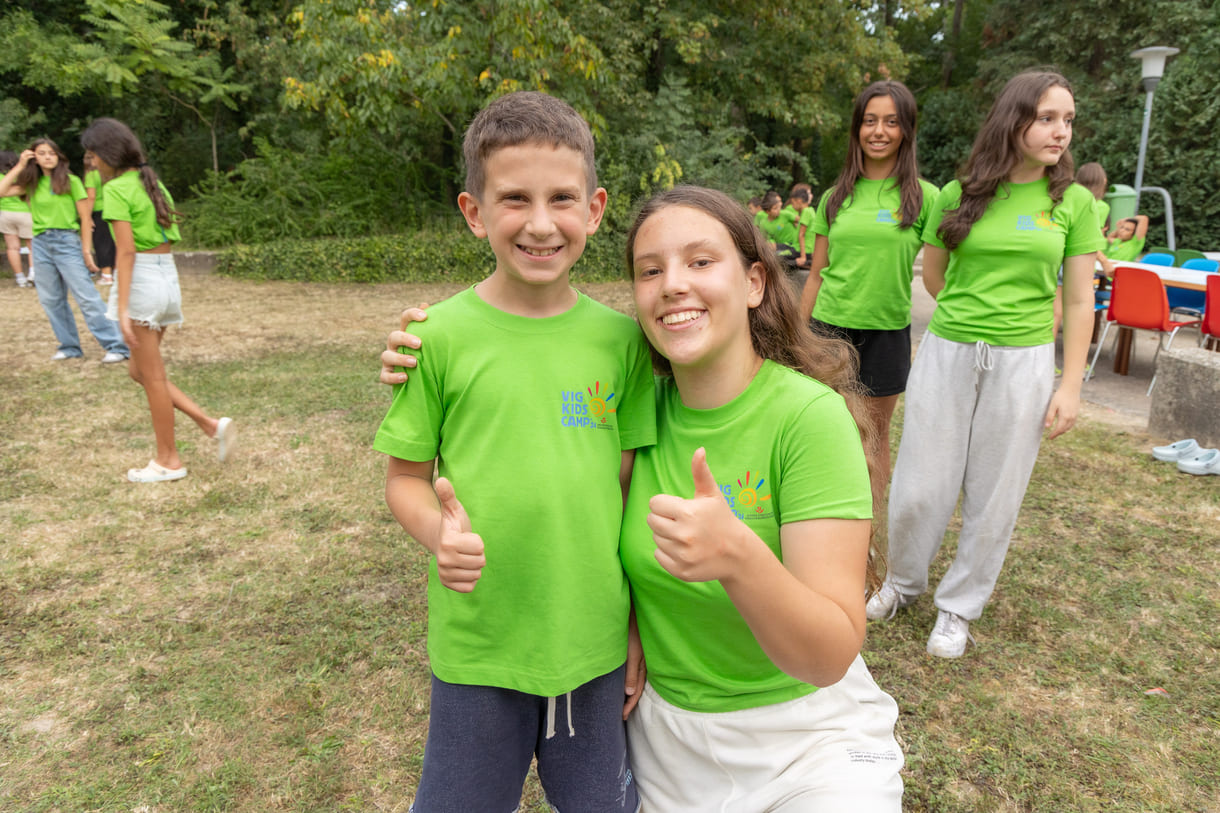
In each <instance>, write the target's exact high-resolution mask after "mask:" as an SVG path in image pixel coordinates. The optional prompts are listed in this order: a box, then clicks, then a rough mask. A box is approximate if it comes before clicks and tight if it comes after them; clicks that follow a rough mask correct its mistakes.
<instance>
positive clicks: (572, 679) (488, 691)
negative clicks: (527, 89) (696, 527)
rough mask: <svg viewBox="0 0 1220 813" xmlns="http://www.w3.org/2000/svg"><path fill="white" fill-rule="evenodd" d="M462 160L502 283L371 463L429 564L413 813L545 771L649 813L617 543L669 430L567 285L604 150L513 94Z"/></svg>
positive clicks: (630, 326) (445, 310)
mask: <svg viewBox="0 0 1220 813" xmlns="http://www.w3.org/2000/svg"><path fill="white" fill-rule="evenodd" d="M463 152H464V156H465V159H466V168H467V170H466V172H467V175H466V191H464V192H463V193H462V194H461V195H460V196H459V198H458V205H459V206H460V208H461V210H462V213H463V215H464V216H465V217H466V222H467V224H468V225H469V227H470V229H471V231H472V232H473V233H474V234H475V235H476V236H477V237H480V238H486V239H487V240H488V242H489V243H490V244H491V248H492V251H493V252H494V254H495V256H496V267H495V270H494V271H493V272H492V274H491V276H489V277H488V278H487V279H485V280H484V281H483V282H481V283H479V284H478V285H476V286H474V287H473V288H470V289H467V290H466V291H464V292H463V293H460V294H458V295H456V296H454V297H452V298H451V299H448V300H446V301H445V302H442V303H440V304H438V305H435V306H433V307H432V309H431V310H430V311H429V320H428V321H427V322H424V323H421V325H419V333H420V334H421V336H422V337H423V338H424V339H425V343H424V348H425V349H424V350H422V351H420V356H421V361H422V363H421V365H420V367H419V368H418V369H417V372H416V373H415V374H414V375H413V376H412V381H411V384H410V386H408V387H400V388H399V389H398V391H397V392H396V393H395V397H394V402H393V405H392V406H391V408H390V411H389V413H388V414H387V415H386V418H385V420H384V422H383V423H382V425H381V428H380V430H379V431H378V433H377V438H376V440H375V442H374V447H375V448H376V449H378V450H379V451H382V452H385V453H386V454H389V455H390V456H391V458H390V463H389V471H388V473H387V477H386V502H387V503H388V505H389V506H390V509H391V511H392V512H393V513H394V516H395V517H396V518H397V519H398V521H399V522H400V523H401V524H402V526H403V528H404V529H406V531H407V532H408V533H409V534H410V535H411V536H412V537H414V538H415V539H416V540H417V541H418V542H420V543H421V544H422V545H424V547H426V548H427V549H428V550H429V552H431V553H432V554H433V560H432V562H431V564H430V566H429V576H428V655H429V658H430V662H431V667H432V672H433V679H432V701H431V709H430V717H429V730H428V742H427V745H426V746H425V749H424V765H423V776H422V778H421V780H420V786H419V790H418V793H417V795H416V798H415V804H414V808H413V809H414V810H416V811H417V812H418V813H430V812H431V811H436V810H454V811H458V810H461V811H466V810H513V809H515V808H516V807H517V805H518V803H519V801H520V798H521V787H522V782H523V781H524V778H525V775H526V773H527V771H528V770H529V766H530V760H531V758H532V757H534V756H536V757H537V759H538V775H539V778H540V780H541V782H542V785H543V788H544V790H545V791H546V794H547V798H548V800H549V801H550V803H551V804H552V805H553V806H555V807H556V808H557V809H559V810H597V811H609V810H622V811H634V810H636V808H637V806H638V798H637V791H636V787H635V784H634V782H633V781H632V779H631V773H630V771H629V769H628V764H627V754H626V743H625V729H624V726H623V716H622V715H623V692H624V685H625V681H626V680H630V681H631V686H632V688H634V686H635V682H636V681H637V680H638V679H639V677H638V673H637V672H636V669H635V664H634V662H632V663H631V665H630V669H629V668H628V666H625V665H624V661H628V660H629V658H628V610H629V596H628V591H627V584H626V579H625V578H624V576H623V571H622V566H621V564H620V563H619V560H618V532H619V526H620V524H621V518H622V507H623V497H624V490H625V488H626V479H625V478H626V477H627V476H629V473H630V467H631V461H632V459H633V456H634V453H633V450H634V449H635V448H637V447H639V446H644V445H649V444H651V443H652V442H653V439H654V437H655V431H656V426H655V418H654V407H653V395H652V371H651V368H650V365H649V363H648V351H647V347H646V346H645V344H644V341H643V338H642V337H641V336H640V333H639V330H638V329H637V328H636V326H635V324H634V323H633V322H632V321H631V320H630V319H628V318H627V317H625V316H623V315H621V314H618V313H616V312H614V311H612V310H610V309H609V308H606V307H604V306H602V305H600V304H598V303H596V302H594V301H593V300H591V299H589V298H588V297H586V296H584V295H583V294H579V293H577V292H576V291H575V290H574V289H573V288H572V287H571V285H570V283H569V271H570V269H571V267H572V266H573V265H574V264H575V263H576V261H577V260H578V259H580V255H581V253H582V252H583V250H584V246H585V240H586V238H587V237H588V236H589V235H592V234H593V233H594V232H596V231H597V228H598V225H599V224H600V222H601V217H602V214H603V212H604V210H605V202H606V192H605V190H604V189H601V188H598V186H597V175H596V170H595V168H594V160H593V137H592V134H591V132H590V130H589V127H588V125H587V124H586V123H585V122H584V120H583V119H581V118H580V116H579V115H578V114H577V113H576V111H574V110H573V109H572V108H571V107H569V106H568V105H567V104H565V103H563V102H561V101H559V100H558V99H554V98H552V97H550V96H547V95H545V94H541V93H513V94H509V95H507V96H503V97H501V98H499V99H497V100H496V101H494V102H492V103H491V104H490V105H489V106H488V107H487V108H486V109H485V110H483V111H482V112H481V113H480V114H479V115H478V116H477V117H476V118H475V120H474V122H473V123H472V124H471V125H470V128H469V130H468V131H467V133H466V136H465V140H464V144H463ZM434 467H436V468H438V469H439V473H440V475H441V477H440V478H439V479H438V480H437V481H436V483H435V486H434V485H433V482H432V477H433V470H434ZM459 494H460V495H461V499H460V501H459V499H458V495H459ZM628 673H630V677H628Z"/></svg>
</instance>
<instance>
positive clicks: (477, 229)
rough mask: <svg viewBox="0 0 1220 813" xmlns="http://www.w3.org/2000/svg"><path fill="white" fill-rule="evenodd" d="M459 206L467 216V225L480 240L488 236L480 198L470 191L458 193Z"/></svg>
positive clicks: (464, 215) (463, 214)
mask: <svg viewBox="0 0 1220 813" xmlns="http://www.w3.org/2000/svg"><path fill="white" fill-rule="evenodd" d="M458 208H459V209H461V210H462V216H463V217H465V218H466V225H467V226H469V227H470V230H471V231H472V232H474V236H475V237H478V238H479V239H480V240H482V239H484V238H486V237H487V227H486V226H484V225H483V213H482V212H481V211H480V207H479V200H478V198H476V197H475V196H474V195H472V194H470V193H469V192H463V193H461V194H460V195H458Z"/></svg>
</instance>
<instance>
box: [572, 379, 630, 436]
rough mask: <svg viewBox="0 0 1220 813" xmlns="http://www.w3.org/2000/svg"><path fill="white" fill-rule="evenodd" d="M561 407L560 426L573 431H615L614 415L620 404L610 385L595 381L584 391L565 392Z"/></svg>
mask: <svg viewBox="0 0 1220 813" xmlns="http://www.w3.org/2000/svg"><path fill="white" fill-rule="evenodd" d="M562 395H563V401H562V403H561V405H560V424H561V425H562V426H570V427H572V428H573V429H615V428H616V424H615V420H614V413H615V412H616V411H617V407H618V404H617V403H616V402H615V401H614V393H613V392H610V385H609V384H607V385H606V386H605V387H603V386H602V382H600V381H594V382H593V385H592V386H590V387H585V388H584V389H583V390H564V391H563V394H562Z"/></svg>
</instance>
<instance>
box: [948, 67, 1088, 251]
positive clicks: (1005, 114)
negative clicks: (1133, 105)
mask: <svg viewBox="0 0 1220 813" xmlns="http://www.w3.org/2000/svg"><path fill="white" fill-rule="evenodd" d="M1053 87H1061V88H1063V89H1064V90H1066V91H1067V92H1068V93H1072V95H1073V98H1074V97H1075V94H1074V93H1073V92H1072V86H1071V84H1069V83H1068V80H1067V79H1065V78H1064V77H1063V76H1062V75H1060V74H1058V73H1054V72H1053V71H1029V72H1027V73H1021V74H1017V75H1016V76H1014V77H1013V78H1012V79H1009V80H1008V84H1006V85H1004V89H1003V90H1002V91H1000V95H999V97H997V98H996V100H995V104H993V105H992V106H991V111H990V112H988V113H987V118H986V119H985V120H984V121H983V126H982V127H981V128H980V129H979V134H978V135H977V136H975V139H974V146H973V147H972V148H971V150H970V158H968V159H967V160H966V166H965V168H964V169H963V171H962V178H961V184H962V199H961V202H960V203H959V204H958V207H957V208H956V209H951V210H947V211H946V213H945V217H944V220H942V221H941V225H940V229H939V230H938V231H937V234H938V235H939V236H940V239H941V240H943V241H944V243H945V248H947V249H949V250H950V251H952V250H953V249H955V248H957V247H958V246H959V245H961V244H962V241H963V240H965V239H966V236H967V235H969V234H970V229H971V228H973V227H974V224H975V223H976V222H978V219H979V218H980V217H982V216H983V212H984V211H986V209H987V204H989V203H991V201H992V199H993V198H995V196H996V194H997V192H998V191H999V188H1000V185H1001V184H1002V183H1004V182H1005V181H1007V180H1008V176H1009V175H1010V174H1011V173H1012V171H1013V170H1014V169H1016V168H1017V166H1018V165H1019V164H1020V163H1021V162H1022V161H1023V160H1024V153H1023V152H1022V150H1021V139H1022V137H1023V136H1024V135H1025V131H1026V130H1028V129H1029V126H1030V125H1031V124H1033V123H1034V119H1036V118H1037V116H1038V103H1039V102H1040V101H1041V100H1042V97H1043V96H1044V95H1045V94H1046V92H1047V91H1048V90H1050V89H1051V88H1053ZM1074 166H1075V165H1074V164H1073V162H1072V154H1071V152H1070V151H1068V150H1067V149H1064V151H1063V154H1062V155H1061V156H1060V157H1059V163H1057V164H1055V165H1054V166H1049V167H1047V168H1046V179H1047V182H1048V185H1049V189H1048V191H1049V192H1050V196H1051V201H1052V203H1053V205H1054V206H1058V205H1059V204H1060V203H1062V202H1063V193H1064V191H1065V190H1066V189H1067V188H1068V186H1070V185H1071V183H1072V176H1073V174H1074V173H1073V169H1074ZM1052 208H1053V207H1052Z"/></svg>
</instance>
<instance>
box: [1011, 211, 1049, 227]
mask: <svg viewBox="0 0 1220 813" xmlns="http://www.w3.org/2000/svg"><path fill="white" fill-rule="evenodd" d="M1058 225H1059V224H1058V222H1056V220H1055V218H1053V217H1051V213H1050V212H1038V216H1037V217H1034V216H1033V215H1017V231H1054V230H1055V227H1056V226H1058Z"/></svg>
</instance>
